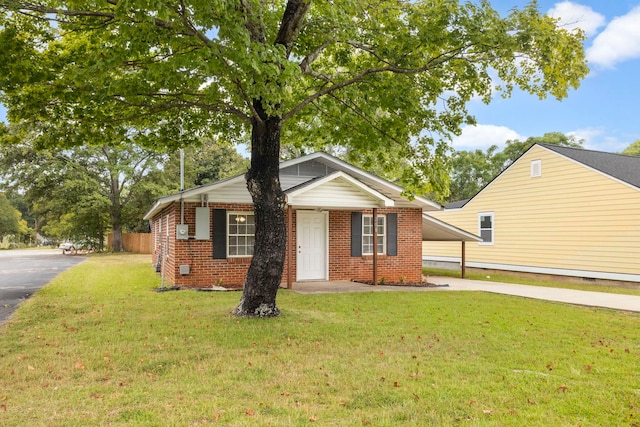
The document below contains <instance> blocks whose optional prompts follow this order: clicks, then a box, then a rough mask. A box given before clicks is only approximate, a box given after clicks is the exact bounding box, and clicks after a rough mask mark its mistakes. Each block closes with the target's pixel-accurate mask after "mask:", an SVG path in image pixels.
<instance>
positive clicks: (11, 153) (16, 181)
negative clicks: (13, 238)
mask: <svg viewBox="0 0 640 427" xmlns="http://www.w3.org/2000/svg"><path fill="white" fill-rule="evenodd" d="M38 136H39V135H38V133H37V132H34V131H32V130H29V131H26V130H25V129H23V128H20V127H18V126H14V127H13V130H10V131H7V132H5V133H4V136H2V137H0V177H2V178H3V180H4V181H5V184H4V185H5V187H8V188H11V189H13V190H14V191H16V192H19V193H21V194H24V197H25V199H26V200H27V201H28V202H29V203H30V204H31V206H32V207H33V214H34V215H36V216H38V217H39V218H40V219H41V221H42V230H43V232H44V233H46V234H47V235H49V236H50V237H54V238H72V239H78V240H84V239H89V240H93V241H95V243H96V244H97V245H99V246H100V247H102V246H103V243H104V235H105V232H106V231H107V230H110V231H111V232H113V235H114V239H113V248H114V250H116V251H120V250H123V247H122V232H123V229H126V228H136V227H138V224H139V223H140V222H141V221H142V216H143V214H144V212H145V210H146V209H148V207H149V206H150V204H151V202H152V201H153V199H154V198H156V197H158V196H160V195H162V194H163V193H165V192H166V188H164V187H162V186H160V185H158V184H157V183H156V182H155V181H154V180H151V179H149V178H148V175H149V173H150V172H151V171H153V170H156V169H160V168H161V167H162V165H163V163H164V161H165V160H166V155H165V154H162V153H158V152H156V151H152V150H147V149H143V148H140V147H138V146H136V145H133V144H125V145H118V144H105V145H102V146H79V147H73V148H68V149H62V148H43V149H39V147H38V146H37V142H38V141H39V139H38ZM105 137H108V136H105Z"/></svg>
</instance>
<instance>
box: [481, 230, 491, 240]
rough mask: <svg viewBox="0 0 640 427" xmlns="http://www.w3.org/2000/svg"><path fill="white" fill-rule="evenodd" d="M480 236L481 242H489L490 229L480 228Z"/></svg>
mask: <svg viewBox="0 0 640 427" xmlns="http://www.w3.org/2000/svg"><path fill="white" fill-rule="evenodd" d="M480 237H482V241H483V242H491V230H480Z"/></svg>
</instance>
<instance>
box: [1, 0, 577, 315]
mask: <svg viewBox="0 0 640 427" xmlns="http://www.w3.org/2000/svg"><path fill="white" fill-rule="evenodd" d="M0 7H2V9H3V12H4V13H3V14H2V17H0V26H1V27H2V28H3V30H2V32H1V33H0V90H2V91H4V94H3V96H2V101H3V102H4V103H6V105H8V106H9V117H10V118H11V119H16V118H25V119H26V118H29V117H35V118H38V119H40V120H41V121H47V122H49V123H50V129H49V130H48V133H47V135H48V137H49V138H50V139H51V140H52V141H54V142H55V141H59V140H61V139H63V140H64V141H65V142H66V143H73V142H74V141H79V140H81V139H86V135H87V134H100V133H102V132H104V131H105V129H106V128H109V127H111V126H113V124H114V123H120V122H123V123H127V124H128V125H129V126H131V128H132V129H139V130H140V132H139V133H138V134H137V137H138V138H139V139H141V140H144V141H145V142H146V143H147V144H151V145H152V144H163V145H166V144H169V143H170V142H167V141H172V140H174V141H179V139H178V135H179V127H180V124H181V123H182V124H183V125H184V129H185V131H186V133H187V135H194V136H195V135H196V134H198V133H200V134H203V133H207V132H211V133H215V134H219V133H226V134H228V135H231V136H235V137H238V135H240V134H241V133H243V132H246V133H247V134H248V135H250V141H251V147H250V152H251V166H250V168H249V171H248V172H247V174H246V178H247V188H248V190H249V192H250V194H251V196H252V198H253V202H254V209H255V220H256V232H255V251H254V256H253V259H252V262H251V265H250V267H249V270H248V273H247V277H246V280H245V287H244V291H243V294H242V298H241V301H240V304H239V305H238V307H237V308H236V310H235V313H236V314H237V315H240V316H254V315H261V316H274V315H277V314H278V313H279V309H278V308H277V307H276V294H277V291H278V288H279V285H280V282H281V278H282V270H283V266H284V259H285V248H286V233H285V227H286V224H285V214H284V207H285V197H284V193H283V192H282V190H281V187H280V182H279V177H278V163H279V155H280V141H281V137H282V135H285V136H287V137H289V136H290V137H291V138H292V139H295V140H296V141H310V140H315V141H314V142H317V143H323V142H326V143H331V144H338V145H341V146H345V147H350V148H353V149H355V150H358V151H360V152H364V153H367V156H369V157H371V158H375V159H376V160H377V161H379V162H381V163H382V165H379V166H382V167H383V168H387V169H393V168H395V167H396V162H395V161H394V159H392V158H390V157H389V156H384V155H378V154H379V153H384V152H387V151H388V149H389V147H392V146H393V147H394V151H393V152H394V153H397V154H398V155H399V156H402V157H404V158H407V159H411V161H410V162H407V163H406V165H405V168H406V169H405V170H404V171H403V173H402V174H401V176H402V177H403V181H404V182H403V183H404V185H405V186H406V187H407V188H408V189H409V190H410V191H425V190H441V189H443V188H444V187H446V182H445V181H444V180H443V179H442V177H443V176H444V175H445V174H443V173H442V170H441V168H440V167H438V166H437V165H440V164H442V163H443V161H442V156H443V154H446V151H447V138H448V137H450V136H451V135H452V134H456V133H458V132H459V129H460V126H461V125H462V124H464V123H472V122H473V118H472V117H470V116H469V115H468V114H467V110H466V107H465V105H466V102H467V101H469V100H470V99H471V98H473V97H476V96H479V97H481V98H482V99H483V100H484V101H486V102H489V101H490V99H491V97H492V96H493V94H494V93H495V90H496V89H497V90H498V91H502V93H503V94H504V95H506V96H508V95H509V94H510V93H511V91H512V90H513V89H514V88H516V87H517V88H520V89H522V90H525V91H528V92H530V93H532V94H535V95H537V96H539V97H545V96H547V95H549V94H550V95H552V96H554V97H556V98H563V97H565V96H566V95H567V93H568V90H569V89H570V88H572V87H573V88H576V87H577V86H578V84H579V81H580V80H581V79H582V78H583V77H584V76H585V75H586V74H587V72H588V70H587V67H586V64H585V59H584V52H583V47H582V44H581V42H582V40H583V35H582V34H581V33H580V32H568V31H566V30H564V29H562V28H560V27H558V26H557V25H556V21H554V20H553V19H552V18H550V17H547V16H544V15H542V14H541V13H540V12H539V10H538V8H537V5H536V4H535V3H532V4H530V5H528V6H526V7H524V8H523V9H521V10H518V9H512V10H511V12H510V13H509V15H508V16H506V17H501V16H500V15H499V14H498V13H497V12H496V11H495V10H494V9H492V7H491V5H490V4H489V2H487V1H484V0H483V1H480V2H465V3H460V2H459V1H458V0H436V1H434V0H373V1H368V2H361V1H354V0H339V1H320V0H286V1H285V0H272V1H265V0H220V1H214V2H212V1H203V0H163V1H159V2H149V1H145V0H128V1H123V0H107V1H105V2H98V3H96V2H94V1H90V0H74V1H70V0H40V1H36V2H33V1H29V0H0ZM52 21H53V22H52ZM496 86H498V87H496ZM79 133H81V134H84V135H85V138H76V137H75V135H77V134H79ZM92 139H93V138H92ZM434 165H435V166H434Z"/></svg>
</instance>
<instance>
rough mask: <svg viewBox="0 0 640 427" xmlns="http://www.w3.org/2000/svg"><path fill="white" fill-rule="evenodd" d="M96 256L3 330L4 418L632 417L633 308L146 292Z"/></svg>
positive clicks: (389, 420) (433, 296) (35, 421)
mask: <svg viewBox="0 0 640 427" xmlns="http://www.w3.org/2000/svg"><path fill="white" fill-rule="evenodd" d="M158 286H159V278H158V277H157V275H156V274H155V273H154V272H153V269H152V268H151V266H150V261H149V259H148V257H147V256H133V255H107V256H94V257H91V258H90V259H89V260H88V261H86V262H85V263H83V264H81V265H79V266H77V267H74V268H73V269H71V270H69V271H67V272H65V273H63V274H62V275H60V276H59V277H58V278H57V279H56V280H55V281H54V282H52V283H51V284H50V285H48V286H47V287H45V288H44V289H42V290H41V291H40V292H38V293H37V294H36V295H35V296H34V297H32V298H31V299H30V300H28V301H27V302H25V303H24V304H23V305H22V307H21V308H20V309H19V310H18V311H17V312H16V313H15V314H14V316H13V317H12V319H11V320H10V321H9V322H8V323H7V324H5V326H4V327H2V328H0V373H1V374H0V424H2V425H8V426H9V425H30V426H38V425H43V426H44V425H46V426H86V425H114V426H118V425H122V426H130V425H140V426H167V425H176V426H189V425H225V426H255V425H273V426H275V425H278V426H281V425H291V426H300V425H332V426H353V425H372V426H397V425H439V426H447V425H473V426H483V425H495V426H522V425H527V426H536V425H539V426H549V425H571V426H578V425H581V426H601V425H620V426H624V425H626V426H637V425H638V423H639V421H638V419H639V418H640V372H639V371H638V361H639V360H640V315H639V314H631V313H623V312H616V311H612V310H605V309H592V308H583V307H575V306H568V305H563V304H556V303H549V302H543V301H533V300H528V299H522V298H515V297H509V296H501V295H492V294H484V293H465V292H420V293H413V292H391V293H358V294H332V295H329V294H323V295H299V294H296V293H293V292H290V291H286V290H281V291H280V293H279V296H278V302H279V306H280V308H281V309H282V310H283V314H282V316H281V317H280V318H276V319H269V320H260V319H237V318H234V317H232V316H231V315H229V312H230V310H231V309H232V308H233V307H234V306H235V305H236V304H237V302H238V300H239V298H240V294H239V293H238V292H226V293H215V292H194V291H178V292H163V293H157V292H153V290H154V289H155V288H157V287H158Z"/></svg>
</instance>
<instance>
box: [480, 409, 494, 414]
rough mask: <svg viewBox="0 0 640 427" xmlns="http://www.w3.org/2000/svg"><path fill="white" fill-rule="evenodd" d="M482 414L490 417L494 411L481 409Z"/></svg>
mask: <svg viewBox="0 0 640 427" xmlns="http://www.w3.org/2000/svg"><path fill="white" fill-rule="evenodd" d="M482 413H483V414H487V415H491V414H493V413H494V410H493V409H483V410H482Z"/></svg>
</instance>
